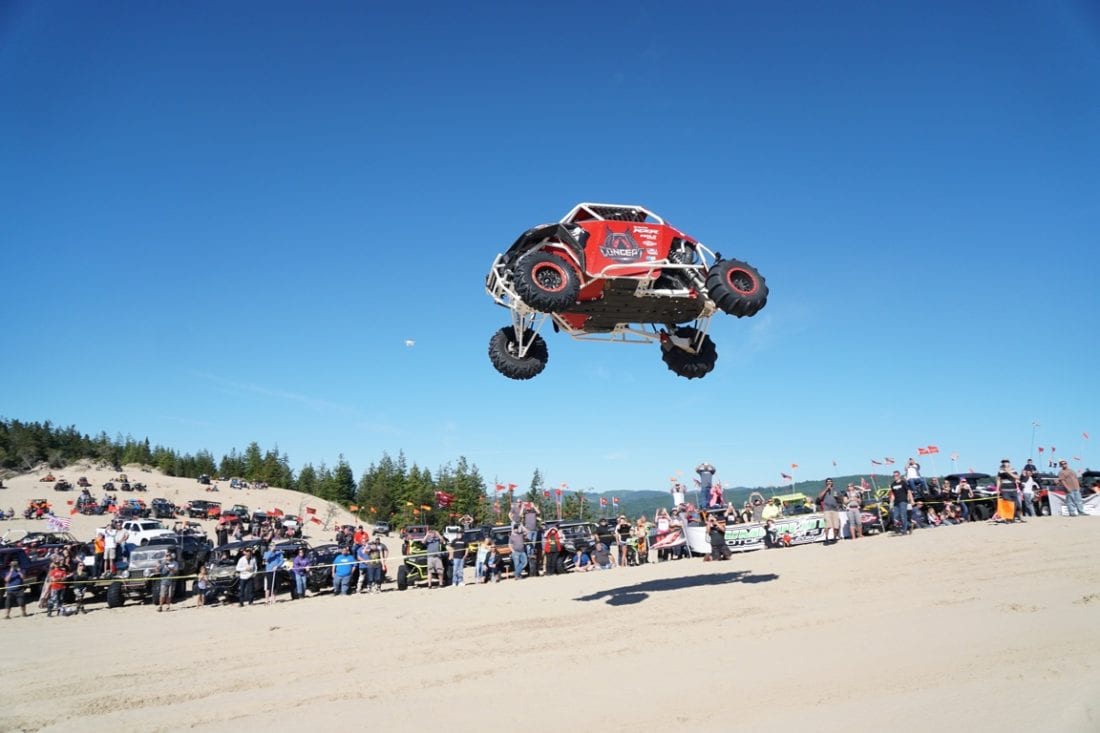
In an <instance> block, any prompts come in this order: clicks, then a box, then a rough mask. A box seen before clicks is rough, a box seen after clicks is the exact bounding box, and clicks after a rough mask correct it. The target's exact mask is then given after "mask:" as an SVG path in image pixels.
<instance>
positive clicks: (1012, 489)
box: [997, 458, 1020, 522]
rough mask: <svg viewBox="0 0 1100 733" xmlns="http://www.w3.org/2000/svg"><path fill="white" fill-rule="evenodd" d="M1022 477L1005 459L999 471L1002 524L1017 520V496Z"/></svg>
mask: <svg viewBox="0 0 1100 733" xmlns="http://www.w3.org/2000/svg"><path fill="white" fill-rule="evenodd" d="M1019 485H1020V475H1019V474H1018V473H1016V471H1015V469H1013V468H1012V463H1011V462H1010V461H1009V460H1008V459H1007V458H1005V459H1004V460H1002V461H1001V466H1000V468H998V469H997V517H998V519H999V520H1000V521H1001V522H1013V521H1015V520H1016V495H1017V492H1018V491H1019Z"/></svg>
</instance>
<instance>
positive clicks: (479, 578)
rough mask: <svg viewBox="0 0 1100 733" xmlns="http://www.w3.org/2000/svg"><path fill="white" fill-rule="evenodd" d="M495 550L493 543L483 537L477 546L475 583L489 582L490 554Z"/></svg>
mask: <svg viewBox="0 0 1100 733" xmlns="http://www.w3.org/2000/svg"><path fill="white" fill-rule="evenodd" d="M492 550H493V541H492V540H490V539H489V538H488V537H482V538H481V542H480V543H478V546H477V557H475V558H474V582H475V583H488V582H489V574H490V573H489V565H488V563H489V553H491V552H492Z"/></svg>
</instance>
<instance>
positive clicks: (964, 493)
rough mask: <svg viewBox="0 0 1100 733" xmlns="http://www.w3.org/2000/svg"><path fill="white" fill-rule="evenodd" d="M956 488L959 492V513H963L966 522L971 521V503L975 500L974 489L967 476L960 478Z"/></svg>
mask: <svg viewBox="0 0 1100 733" xmlns="http://www.w3.org/2000/svg"><path fill="white" fill-rule="evenodd" d="M955 488H956V490H957V491H958V494H959V514H961V515H962V519H963V521H964V522H969V521H970V504H971V503H972V502H973V500H974V489H973V488H972V487H971V486H970V482H969V481H967V480H966V476H963V477H962V478H960V479H959V485H958V486H957V487H955Z"/></svg>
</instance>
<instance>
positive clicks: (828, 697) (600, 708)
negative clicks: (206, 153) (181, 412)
mask: <svg viewBox="0 0 1100 733" xmlns="http://www.w3.org/2000/svg"><path fill="white" fill-rule="evenodd" d="M71 478H75V476H73V477H71ZM10 483H11V484H12V485H13V486H16V487H17V488H16V489H15V490H16V491H22V490H23V488H22V487H21V485H20V483H18V482H10ZM161 483H162V484H164V487H163V490H164V491H173V490H178V491H180V492H181V495H179V496H178V497H176V496H172V495H170V494H165V495H166V496H167V497H168V498H173V499H176V498H179V499H185V498H188V497H187V496H186V495H185V494H187V493H194V491H193V490H192V489H188V488H187V487H184V486H179V487H176V486H175V483H174V480H172V481H171V482H169V481H166V480H164V479H161ZM169 483H171V485H169ZM153 485H155V484H154V483H152V482H151V486H153ZM42 486H45V485H44V484H43V485H42ZM11 491H12V490H9V492H11ZM272 491H273V490H272ZM39 493H41V494H43V495H45V494H46V492H39ZM200 493H201V492H200ZM156 494H157V491H156V490H152V489H151V491H150V495H156ZM196 495H197V494H196ZM233 495H234V496H235V495H236V493H234V494H233ZM0 496H2V494H0ZM227 496H229V494H227V493H224V492H223V497H227ZM269 496H271V497H274V496H276V494H275V493H270V494H269ZM253 501H255V500H253ZM0 503H4V499H2V498H0ZM245 503H248V502H247V501H245ZM284 508H285V507H284ZM81 534H84V533H83V532H78V535H81ZM1098 540H1100V520H1096V519H1093V518H1081V519H1073V518H1062V517H1054V518H1043V519H1036V520H1031V521H1029V522H1028V523H1027V524H1025V525H1018V526H992V525H985V524H972V525H967V526H962V527H950V528H941V529H934V530H933V529H929V530H921V531H919V532H917V533H915V534H914V535H913V536H911V537H899V538H895V537H877V538H868V539H866V540H862V541H858V542H847V543H841V544H840V545H837V546H835V547H822V546H821V545H814V546H809V547H799V548H792V549H789V550H770V551H763V552H755V553H750V554H745V555H741V556H735V557H734V558H733V560H731V561H729V562H720V563H703V562H701V561H699V560H693V561H687V560H685V561H675V562H667V563H661V564H656V563H651V564H649V565H647V566H643V567H638V568H623V569H617V570H613V571H609V572H595V573H588V574H583V575H569V576H564V577H556V578H537V579H530V580H523V581H519V582H515V581H504V582H501V583H499V584H493V585H488V586H472V585H468V586H466V587H463V588H458V589H451V588H448V589H442V590H431V591H428V590H425V589H418V590H409V591H407V592H403V593H402V592H397V591H394V590H387V591H386V592H384V593H383V594H382V595H374V596H351V597H346V598H332V597H330V596H328V595H322V596H320V597H316V598H309V599H306V600H302V601H289V600H284V601H281V602H279V603H277V604H275V605H273V606H269V607H263V606H257V607H252V608H244V609H240V608H237V607H235V606H229V607H213V608H204V609H196V608H193V607H192V605H193V601H190V600H189V601H187V602H186V603H185V604H179V605H177V607H176V609H175V610H174V611H173V612H172V613H169V614H157V613H154V612H153V609H152V608H151V607H148V606H146V607H125V608H121V609H114V610H108V609H105V608H103V607H102V606H97V607H94V609H93V612H92V613H89V614H88V615H86V616H78V617H70V618H55V619H47V618H46V617H45V615H44V614H41V613H40V614H36V616H34V617H33V618H30V619H13V620H11V621H6V622H3V624H0V630H2V633H3V642H4V649H5V656H6V667H7V669H6V672H7V674H6V679H7V680H8V682H7V684H5V685H3V686H0V729H2V730H72V729H73V728H79V729H84V730H112V731H131V730H133V731H138V730H141V731H158V730H179V729H184V728H187V729H194V730H200V731H203V730H210V731H214V730H219V731H220V730H225V729H226V728H227V727H230V726H232V727H233V728H235V729H238V730H257V729H260V728H271V729H274V730H287V729H291V728H297V727H302V726H309V727H310V728H311V729H325V730H341V729H344V728H351V727H359V726H370V727H374V728H378V727H380V728H381V729H382V730H396V729H399V728H400V729H406V728H409V727H412V726H418V725H431V726H432V727H433V728H436V727H440V726H446V727H449V728H451V729H453V730H460V731H466V730H481V731H483V730H498V729H500V728H501V726H503V725H520V726H523V728H524V729H525V730H533V731H540V730H551V729H552V730H570V731H573V730H576V731H587V730H599V731H638V730H648V729H656V730H661V729H672V730H693V731H730V730H750V729H756V730H777V729H789V728H791V727H794V726H806V727H809V728H812V729H813V730H828V731H832V730H837V731H839V730H867V729H879V730H890V731H898V730H901V731H909V730H914V731H915V730H922V731H924V730H928V729H930V728H932V729H936V728H942V729H948V730H959V729H966V728H971V729H974V730H993V729H997V728H1005V729H1008V730H1043V731H1086V730H1097V729H1098V728H1100V709H1098V707H1097V704H1096V702H1095V700H1096V694H1095V691H1094V690H1095V686H1096V684H1097V683H1100V664H1098V663H1097V660H1098V659H1100V637H1098V635H1097V634H1096V633H1095V629H1096V624H1097V620H1098V619H1100V615H1098V611H1097V609H1098V608H1100V568H1098V564H1097V563H1096V561H1095V557H1094V548H1095V547H1096V543H1097V541H1098ZM388 587H389V588H392V586H388ZM16 681H17V682H16Z"/></svg>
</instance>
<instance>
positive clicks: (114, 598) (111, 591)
mask: <svg viewBox="0 0 1100 733" xmlns="http://www.w3.org/2000/svg"><path fill="white" fill-rule="evenodd" d="M122 603H123V598H122V583H119V582H118V581H115V582H114V583H111V584H110V585H108V586H107V608H118V607H119V606H121V605H122Z"/></svg>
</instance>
